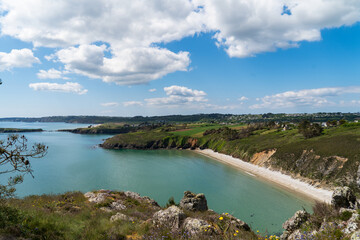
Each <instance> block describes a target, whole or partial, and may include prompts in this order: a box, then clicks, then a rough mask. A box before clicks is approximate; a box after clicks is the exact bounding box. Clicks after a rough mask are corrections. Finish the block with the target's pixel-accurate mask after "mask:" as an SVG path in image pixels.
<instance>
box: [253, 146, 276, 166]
mask: <svg viewBox="0 0 360 240" xmlns="http://www.w3.org/2000/svg"><path fill="white" fill-rule="evenodd" d="M275 153H276V149H272V150H268V151H262V152H258V153H255V154H254V155H253V156H252V158H251V160H250V163H252V164H255V165H258V166H264V165H265V164H266V163H268V162H269V161H270V158H271V157H272V155H274V154H275Z"/></svg>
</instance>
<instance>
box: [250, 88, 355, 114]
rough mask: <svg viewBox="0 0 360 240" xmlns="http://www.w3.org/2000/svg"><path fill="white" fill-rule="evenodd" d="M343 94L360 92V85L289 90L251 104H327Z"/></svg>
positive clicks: (255, 105) (295, 105)
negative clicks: (332, 98)
mask: <svg viewBox="0 0 360 240" xmlns="http://www.w3.org/2000/svg"><path fill="white" fill-rule="evenodd" d="M343 94H360V87H332V88H316V89H305V90H300V91H287V92H283V93H278V94H274V95H269V96H265V97H263V98H261V99H260V101H261V103H259V104H254V105H252V106H250V108H251V109H261V108H270V109H273V108H293V107H298V106H314V107H319V106H325V105H329V104H332V103H331V101H330V100H329V97H335V96H339V95H343Z"/></svg>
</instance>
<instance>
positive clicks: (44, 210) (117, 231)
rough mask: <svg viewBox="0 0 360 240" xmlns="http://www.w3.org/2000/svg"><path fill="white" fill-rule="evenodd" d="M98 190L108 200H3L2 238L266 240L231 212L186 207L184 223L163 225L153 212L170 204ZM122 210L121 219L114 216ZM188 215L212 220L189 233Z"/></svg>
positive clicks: (68, 197) (71, 197) (51, 197)
mask: <svg viewBox="0 0 360 240" xmlns="http://www.w3.org/2000/svg"><path fill="white" fill-rule="evenodd" d="M94 193H95V194H102V195H103V196H104V197H103V199H101V200H100V197H99V198H98V199H97V201H98V202H90V201H88V200H87V198H86V197H85V196H84V195H83V194H82V193H80V192H70V193H65V194H61V195H42V196H30V197H26V198H24V199H10V200H7V201H6V202H2V203H1V202H0V239H51V240H57V239H66V240H71V239H74V240H75V239H76V240H79V239H84V240H85V239H86V240H93V239H94V240H95V239H101V240H103V239H109V240H110V239H119V240H121V239H133V240H135V239H136V240H137V239H139V240H140V239H148V240H151V239H153V240H155V239H168V240H171V239H204V240H205V239H229V240H230V239H245V240H246V239H247V240H255V239H265V237H262V236H260V235H256V234H255V233H254V232H252V231H251V230H250V229H248V228H244V227H242V226H240V225H239V224H234V223H233V222H232V221H233V217H232V216H231V215H229V214H227V213H226V214H218V213H215V212H213V211H203V212H193V211H187V210H185V209H183V217H182V219H181V220H179V221H181V223H180V224H181V226H180V227H176V228H175V227H173V226H171V225H170V226H167V225H160V226H159V225H158V224H157V223H156V222H154V219H155V217H154V214H155V213H156V212H158V211H161V210H164V209H165V208H166V207H160V206H158V205H157V203H156V202H155V201H153V200H151V199H149V198H147V197H141V196H140V195H137V194H136V193H130V194H127V193H129V192H115V191H107V190H100V191H96V192H94ZM98 196H99V195H98ZM114 203H116V204H114ZM169 204H170V205H171V204H174V202H172V203H171V202H169ZM118 214H119V215H120V216H121V217H122V218H118V219H114V216H116V215H118ZM185 218H192V219H194V218H196V219H200V220H202V221H206V223H207V224H206V226H201V227H198V228H199V230H200V233H198V234H196V235H192V236H190V235H189V232H187V231H186V227H185V226H184V225H185V224H184V223H182V222H185ZM171 220H172V219H171V217H169V221H171ZM166 223H167V222H165V224H166ZM169 224H171V222H170V223H169ZM273 239H276V238H273Z"/></svg>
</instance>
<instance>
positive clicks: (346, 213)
mask: <svg viewBox="0 0 360 240" xmlns="http://www.w3.org/2000/svg"><path fill="white" fill-rule="evenodd" d="M351 216H352V212H350V211H344V212H342V213H341V214H340V219H341V220H343V221H347V220H349V219H350V218H351Z"/></svg>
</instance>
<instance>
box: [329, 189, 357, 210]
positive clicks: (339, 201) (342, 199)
mask: <svg viewBox="0 0 360 240" xmlns="http://www.w3.org/2000/svg"><path fill="white" fill-rule="evenodd" d="M331 203H332V204H333V205H334V206H335V207H336V208H355V205H356V197H355V195H354V193H353V192H352V191H351V189H350V188H349V187H338V188H336V189H335V190H334V192H333V195H332V200H331Z"/></svg>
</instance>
